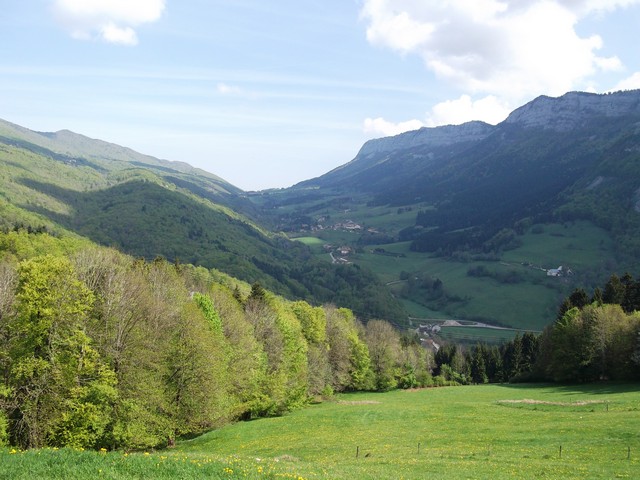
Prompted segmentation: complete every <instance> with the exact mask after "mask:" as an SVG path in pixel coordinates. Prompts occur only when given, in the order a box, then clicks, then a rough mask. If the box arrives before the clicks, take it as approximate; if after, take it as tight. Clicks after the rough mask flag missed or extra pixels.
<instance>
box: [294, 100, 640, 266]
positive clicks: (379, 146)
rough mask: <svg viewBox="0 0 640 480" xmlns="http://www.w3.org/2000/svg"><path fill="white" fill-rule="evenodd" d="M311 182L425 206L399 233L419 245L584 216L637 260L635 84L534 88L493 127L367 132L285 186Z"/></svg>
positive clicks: (639, 183)
mask: <svg viewBox="0 0 640 480" xmlns="http://www.w3.org/2000/svg"><path fill="white" fill-rule="evenodd" d="M312 189H320V190H322V189H330V190H332V191H333V192H336V191H340V192H349V193H350V194H354V193H361V194H367V195H369V196H370V197H371V201H370V205H392V206H403V205H411V204H418V203H421V204H423V205H428V206H429V208H428V209H425V210H424V211H423V212H422V213H421V214H420V215H418V216H417V220H416V227H419V228H413V229H408V230H407V231H406V232H404V233H405V236H404V238H405V239H410V240H412V241H413V242H414V245H413V248H415V249H416V250H418V251H433V250H435V249H437V248H440V247H442V246H444V245H446V246H447V247H448V248H450V249H451V248H453V249H455V248H456V246H457V245H462V244H467V245H468V244H471V245H480V244H482V243H483V242H485V241H487V240H488V239H489V238H490V237H491V236H493V235H494V234H495V233H496V232H497V231H499V230H500V229H502V228H512V227H513V226H514V225H515V224H516V223H517V222H518V221H521V220H523V219H529V220H535V221H547V220H550V219H552V218H556V219H579V218H584V219H589V220H592V221H594V222H596V223H597V224H598V225H600V226H603V227H605V228H607V229H608V230H611V231H612V232H613V233H614V235H615V236H616V238H617V239H618V240H620V251H621V252H623V253H625V254H629V253H631V254H632V256H633V257H634V258H635V257H637V258H640V240H635V238H633V235H635V234H636V233H638V234H640V230H639V229H638V221H639V213H638V210H640V91H638V90H636V91H625V92H618V93H612V94H606V95H597V94H590V93H582V92H571V93H567V94H566V95H563V96H561V97H559V98H550V97H545V96H542V97H539V98H537V99H535V100H533V101H532V102H530V103H528V104H526V105H524V106H522V107H520V108H518V109H517V110H515V111H514V112H512V113H511V115H509V117H508V118H507V119H506V120H505V121H503V122H502V123H500V124H498V125H496V126H491V125H488V124H485V123H481V122H470V123H466V124H463V125H459V126H444V127H436V128H422V129H420V130H417V131H413V132H407V133H403V134H401V135H397V136H395V137H389V138H383V139H377V140H371V141H369V142H367V143H365V144H364V146H363V147H362V149H361V150H360V152H359V153H358V154H357V155H356V157H355V158H354V159H353V160H352V161H351V162H349V163H347V164H346V165H343V166H341V167H338V168H336V169H334V170H333V171H331V172H329V173H327V174H325V175H323V176H321V177H318V178H316V179H313V180H309V181H306V182H302V183H301V184H299V185H297V186H295V187H294V188H293V189H292V190H291V192H290V193H291V194H292V195H293V194H294V192H296V191H298V192H299V194H300V195H303V194H304V192H309V191H310V190H312ZM316 195H318V193H317V192H316ZM290 196H291V195H290ZM289 201H290V202H292V201H293V200H291V199H290V200H289ZM425 230H428V231H426V232H425ZM462 230H464V231H465V233H463V234H462V233H460V231H462ZM443 235H445V236H443Z"/></svg>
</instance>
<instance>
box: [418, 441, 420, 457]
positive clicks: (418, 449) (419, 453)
mask: <svg viewBox="0 0 640 480" xmlns="http://www.w3.org/2000/svg"><path fill="white" fill-rule="evenodd" d="M418 455H420V442H418Z"/></svg>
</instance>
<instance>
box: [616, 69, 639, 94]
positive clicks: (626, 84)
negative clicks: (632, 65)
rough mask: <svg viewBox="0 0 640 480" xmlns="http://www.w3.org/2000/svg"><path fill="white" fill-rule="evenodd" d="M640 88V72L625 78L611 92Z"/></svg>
mask: <svg viewBox="0 0 640 480" xmlns="http://www.w3.org/2000/svg"><path fill="white" fill-rule="evenodd" d="M638 88H640V72H635V73H634V74H633V75H631V76H630V77H627V78H625V79H624V80H621V81H620V82H618V84H617V85H616V86H615V87H613V88H612V89H611V90H610V91H611V92H617V91H620V90H636V89H638Z"/></svg>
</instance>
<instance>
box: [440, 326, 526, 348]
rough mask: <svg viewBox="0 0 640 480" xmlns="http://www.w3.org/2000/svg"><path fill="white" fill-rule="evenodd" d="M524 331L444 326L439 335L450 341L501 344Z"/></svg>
mask: <svg viewBox="0 0 640 480" xmlns="http://www.w3.org/2000/svg"><path fill="white" fill-rule="evenodd" d="M523 333H524V331H518V330H502V329H496V328H482V327H442V329H441V330H440V331H439V332H438V336H439V337H440V338H443V339H445V340H447V341H449V342H454V343H466V344H472V345H473V344H476V343H478V342H480V343H486V344H489V345H500V344H503V343H506V342H508V341H511V340H513V339H514V338H515V337H516V335H522V334H523Z"/></svg>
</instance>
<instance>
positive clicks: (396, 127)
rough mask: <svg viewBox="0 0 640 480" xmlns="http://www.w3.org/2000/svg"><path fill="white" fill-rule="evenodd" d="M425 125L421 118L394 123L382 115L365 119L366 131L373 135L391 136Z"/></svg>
mask: <svg viewBox="0 0 640 480" xmlns="http://www.w3.org/2000/svg"><path fill="white" fill-rule="evenodd" d="M424 126H425V125H424V123H422V122H421V121H420V120H408V121H406V122H400V123H393V122H389V121H387V120H385V119H384V118H381V117H378V118H366V119H365V120H364V133H366V134H368V135H371V136H372V137H377V136H382V137H390V136H392V135H398V134H400V133H404V132H408V131H410V130H418V129H419V128H421V127H424Z"/></svg>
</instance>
